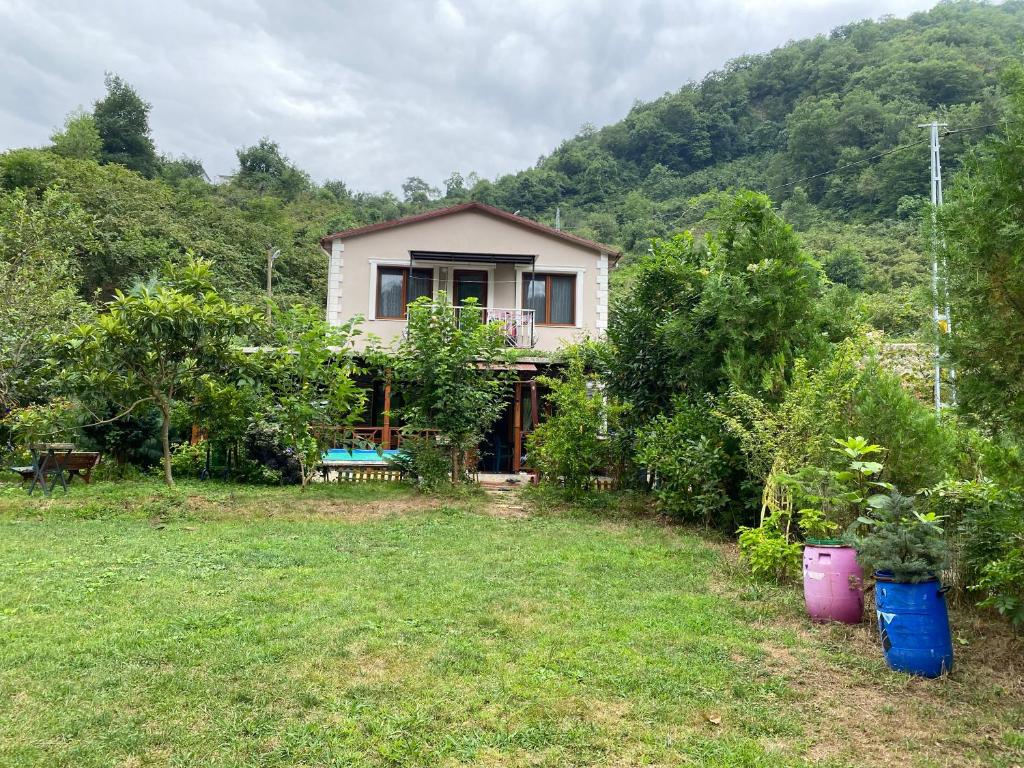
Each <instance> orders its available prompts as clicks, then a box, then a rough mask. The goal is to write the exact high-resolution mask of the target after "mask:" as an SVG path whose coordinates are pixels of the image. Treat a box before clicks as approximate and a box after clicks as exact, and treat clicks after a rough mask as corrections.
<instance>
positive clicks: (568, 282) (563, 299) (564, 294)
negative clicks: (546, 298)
mask: <svg viewBox="0 0 1024 768" xmlns="http://www.w3.org/2000/svg"><path fill="white" fill-rule="evenodd" d="M575 300H576V278H575V276H573V275H552V276H551V320H550V322H552V323H565V324H567V325H571V324H572V323H575V322H576V318H574V317H573V305H574V304H575Z"/></svg>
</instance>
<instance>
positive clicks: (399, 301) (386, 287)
mask: <svg viewBox="0 0 1024 768" xmlns="http://www.w3.org/2000/svg"><path fill="white" fill-rule="evenodd" d="M404 287H405V282H404V280H403V275H402V273H401V272H383V271H382V272H381V273H380V296H379V297H378V299H379V303H378V304H377V316H378V317H401V316H402V315H403V314H405V313H404V312H403V309H404V308H403V306H402V305H403V303H404V302H405V296H404V295H403V294H404Z"/></svg>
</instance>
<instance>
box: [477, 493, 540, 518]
mask: <svg viewBox="0 0 1024 768" xmlns="http://www.w3.org/2000/svg"><path fill="white" fill-rule="evenodd" d="M484 492H485V493H486V494H487V505H486V510H487V513H488V514H490V515H494V516H495V517H507V518H513V519H522V518H525V517H529V516H530V513H529V511H528V510H527V509H526V505H525V504H524V503H523V499H522V489H521V488H519V487H517V486H508V487H495V486H490V487H488V486H485V487H484Z"/></svg>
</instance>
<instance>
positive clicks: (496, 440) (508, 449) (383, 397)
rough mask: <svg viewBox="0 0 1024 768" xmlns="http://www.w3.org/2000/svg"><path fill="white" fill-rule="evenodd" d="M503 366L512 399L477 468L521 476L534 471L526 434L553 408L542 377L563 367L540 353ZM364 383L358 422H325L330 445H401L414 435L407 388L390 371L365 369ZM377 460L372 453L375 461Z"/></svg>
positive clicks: (376, 447)
mask: <svg viewBox="0 0 1024 768" xmlns="http://www.w3.org/2000/svg"><path fill="white" fill-rule="evenodd" d="M502 368H503V369H504V370H505V373H506V375H507V376H508V383H507V385H506V386H507V401H506V403H505V406H504V408H503V409H502V412H501V414H500V415H499V416H498V418H497V419H496V420H495V421H494V423H493V424H491V425H490V427H489V428H488V430H487V432H486V434H485V435H484V439H483V441H482V442H481V444H480V447H479V449H478V450H477V453H476V457H475V469H476V471H477V472H481V473H486V474H490V475H516V474H518V473H520V472H527V471H530V469H531V467H530V463H529V455H528V452H527V447H526V437H527V435H528V434H529V433H530V432H531V431H533V429H534V428H536V426H537V425H538V424H539V423H540V421H541V419H542V418H543V417H544V415H545V414H547V413H550V410H551V406H550V404H549V403H548V401H547V398H546V394H547V392H546V389H545V388H544V386H543V385H542V384H540V383H539V382H538V380H537V377H538V376H542V375H550V374H553V373H555V372H557V370H558V368H559V366H558V365H557V364H553V363H551V362H550V361H549V360H547V359H546V358H534V359H525V360H520V361H519V362H515V363H510V364H507V365H502ZM358 383H359V385H360V386H362V387H363V388H364V389H365V391H366V392H367V393H368V396H367V403H366V408H365V409H364V411H363V413H362V414H361V416H360V417H359V419H358V420H357V422H356V424H355V425H354V426H351V427H338V428H333V429H327V430H324V429H323V428H322V427H321V431H322V432H324V433H325V437H326V438H327V439H326V444H327V445H328V446H329V447H335V448H340V449H343V450H346V451H349V452H350V453H351V452H353V451H355V452H358V451H359V450H360V449H362V450H364V451H368V450H372V451H376V452H378V454H379V453H381V452H383V451H392V450H397V449H400V448H401V445H402V441H403V439H405V438H406V437H407V436H408V435H409V434H410V433H409V432H408V430H406V429H405V427H404V425H403V423H402V421H401V418H400V415H399V414H400V412H401V406H402V391H401V387H399V386H396V385H395V384H394V383H393V382H392V379H391V376H390V375H389V374H388V372H387V371H379V372H374V373H369V374H364V375H363V376H362V377H360V378H359V380H358ZM415 434H416V435H421V434H422V433H419V432H417V433H415ZM353 458H354V456H353ZM376 460H377V459H376V458H375V457H371V461H370V463H373V462H374V461H376Z"/></svg>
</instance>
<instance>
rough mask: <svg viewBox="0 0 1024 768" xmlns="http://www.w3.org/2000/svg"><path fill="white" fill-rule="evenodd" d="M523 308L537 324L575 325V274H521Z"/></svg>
mask: <svg viewBox="0 0 1024 768" xmlns="http://www.w3.org/2000/svg"><path fill="white" fill-rule="evenodd" d="M523 309H532V310H533V312H534V315H533V319H534V322H535V323H537V324H538V325H576V275H542V274H532V273H531V274H527V275H523Z"/></svg>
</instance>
